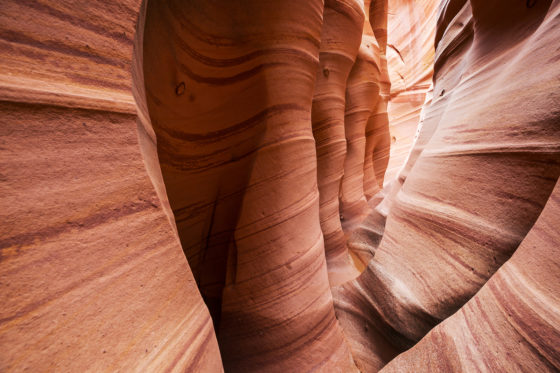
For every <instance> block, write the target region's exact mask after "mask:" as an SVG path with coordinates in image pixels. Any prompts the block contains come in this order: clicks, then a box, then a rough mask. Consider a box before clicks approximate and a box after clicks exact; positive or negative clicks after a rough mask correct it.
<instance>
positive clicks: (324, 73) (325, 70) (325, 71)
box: [323, 69, 330, 78]
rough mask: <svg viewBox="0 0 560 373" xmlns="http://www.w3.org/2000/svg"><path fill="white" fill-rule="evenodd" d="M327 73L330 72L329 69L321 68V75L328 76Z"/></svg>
mask: <svg viewBox="0 0 560 373" xmlns="http://www.w3.org/2000/svg"><path fill="white" fill-rule="evenodd" d="M329 74H330V71H329V69H323V75H324V76H325V77H326V78H328V77H329Z"/></svg>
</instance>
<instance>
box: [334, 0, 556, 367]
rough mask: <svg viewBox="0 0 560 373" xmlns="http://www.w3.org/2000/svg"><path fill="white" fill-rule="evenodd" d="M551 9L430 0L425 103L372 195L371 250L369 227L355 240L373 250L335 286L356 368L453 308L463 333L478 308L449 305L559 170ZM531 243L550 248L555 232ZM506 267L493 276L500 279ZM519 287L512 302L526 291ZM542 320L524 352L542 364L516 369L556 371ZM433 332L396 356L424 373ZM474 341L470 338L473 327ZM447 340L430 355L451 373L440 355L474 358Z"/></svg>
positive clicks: (510, 247) (479, 276) (484, 275)
mask: <svg viewBox="0 0 560 373" xmlns="http://www.w3.org/2000/svg"><path fill="white" fill-rule="evenodd" d="M559 12H560V3H559V2H558V1H554V2H552V1H548V2H546V1H543V2H536V3H535V4H533V3H531V4H526V3H525V2H521V1H520V2H516V3H515V4H512V3H510V2H508V1H494V2H493V4H492V6H489V5H487V4H485V3H484V2H482V1H480V2H479V1H470V2H465V1H446V2H443V3H442V4H441V11H440V15H439V21H438V30H437V33H436V35H437V38H436V58H435V65H434V99H433V101H432V103H431V105H430V106H429V107H428V108H427V109H426V113H425V120H424V122H423V127H422V130H421V132H420V134H419V138H418V140H417V142H416V145H415V147H414V148H413V151H412V153H411V155H410V157H409V159H408V162H407V164H406V166H405V168H404V169H403V171H402V172H401V174H400V177H399V180H398V182H397V183H396V185H393V187H392V189H391V190H389V191H388V193H387V196H388V197H386V199H388V202H387V201H384V202H385V208H386V210H385V211H388V216H387V219H386V223H385V226H384V233H383V236H382V238H381V240H380V242H379V236H377V237H376V236H375V235H374V234H373V233H375V232H374V231H375V229H373V228H372V229H371V230H370V232H369V236H368V235H364V236H366V238H369V239H370V240H371V242H372V243H373V244H376V245H377V246H376V247H374V248H373V250H374V254H375V256H374V257H373V259H372V260H371V261H370V262H369V263H368V267H367V268H366V270H365V271H364V272H363V273H362V274H361V275H360V277H359V278H358V279H356V280H355V281H352V282H349V283H346V284H344V285H342V286H340V287H338V288H335V289H333V294H334V297H335V306H336V308H337V315H338V317H339V321H340V322H341V325H342V326H343V328H344V329H345V334H346V336H347V338H348V339H349V341H350V343H351V345H352V349H353V353H354V358H355V361H356V363H357V366H358V367H359V368H360V369H361V370H365V371H374V370H377V369H379V368H381V367H382V366H383V365H384V364H386V363H387V362H388V361H390V360H391V359H392V358H393V357H395V356H396V355H397V354H399V353H400V352H402V351H404V350H406V349H408V348H410V347H412V346H413V345H414V344H415V343H416V342H418V341H419V340H420V339H421V338H422V337H424V335H426V333H427V332H428V331H429V330H430V329H431V328H433V327H434V326H435V325H437V324H438V323H440V322H441V321H442V320H444V319H446V318H448V317H449V316H451V315H452V314H454V313H455V312H457V311H458V310H460V309H461V311H460V313H461V315H462V317H464V319H465V318H466V319H467V321H468V323H469V325H479V324H481V323H482V320H481V319H479V318H478V317H482V316H481V312H482V311H480V310H478V311H472V310H473V308H472V307H473V303H472V302H471V303H470V306H468V307H465V308H461V307H462V306H463V305H464V304H465V303H466V302H467V301H468V300H469V299H471V298H472V297H473V296H474V295H475V294H476V293H477V292H479V290H480V289H481V288H482V287H483V286H484V285H485V284H486V282H487V281H488V280H489V279H490V278H492V279H494V277H493V275H494V274H495V272H496V271H497V270H498V268H500V266H502V264H504V263H506V262H507V261H508V259H509V258H510V257H511V255H512V254H513V253H514V252H515V250H516V249H517V248H518V246H519V244H520V243H521V241H522V240H523V238H524V237H525V235H526V234H527V233H528V232H529V230H530V229H531V227H532V226H533V224H534V223H535V221H536V219H537V218H538V216H539V214H540V213H541V211H542V209H543V207H544V205H545V204H546V202H547V200H548V198H549V196H550V193H551V192H552V189H553V187H554V185H555V183H556V180H557V179H558V176H559V174H560V126H559V123H560V120H559V117H558V113H559V111H558V108H559V106H558V105H559V104H558V103H559V102H560V100H559V98H560V96H559V94H560V93H559V91H558V89H557V87H558V83H559V80H560V69H559V65H558V59H557V57H556V49H557V47H556V46H558V45H559V43H560V42H559V38H558V32H557V27H558V20H559V19H560V18H559ZM442 30H444V31H442ZM529 70H531V71H533V72H534V73H530V74H529V73H527V71H529ZM382 204H383V202H382ZM554 216H555V215H554ZM370 217H371V216H370ZM368 219H369V218H368ZM372 220H373V219H372ZM379 220H381V224H383V223H384V222H383V221H382V220H383V219H378V221H379ZM541 231H543V229H541ZM540 239H541V240H549V242H548V243H547V247H549V246H554V242H555V241H554V240H555V239H554V238H550V239H549V238H547V237H541V238H540ZM376 240H377V242H375V241H376ZM550 240H551V241H550ZM543 250H545V248H543ZM508 263H509V262H508ZM551 268H552V267H551ZM508 271H510V272H509V274H508V272H507V271H506V273H505V274H504V276H510V277H511V276H512V275H511V273H512V272H511V270H508ZM543 276H545V275H543ZM549 276H551V277H550V279H551V280H553V279H554V275H553V274H552V273H550V274H549ZM500 278H501V276H498V275H496V283H495V284H496V285H492V286H493V289H497V286H500V287H501V288H502V289H506V288H508V287H510V286H513V287H516V286H514V285H509V284H508V285H506V283H505V282H504V281H506V280H503V279H500ZM544 278H546V277H541V280H543V281H545V280H544ZM518 281H521V282H523V281H524V280H523V279H519V280H518ZM491 283H494V282H491ZM491 283H489V284H491ZM492 286H488V287H487V288H492ZM535 286H536V285H535ZM541 286H548V285H546V284H544V283H542V284H541ZM486 291H487V290H486ZM516 291H517V290H516ZM496 292H498V291H497V290H495V291H494V293H496ZM523 292H524V290H519V291H518V292H517V293H514V294H512V296H513V295H515V296H516V297H517V298H520V297H522V298H524V297H529V296H530V295H529V294H530V293H523ZM477 297H478V295H477ZM484 297H488V296H487V295H485V296H484ZM480 298H482V295H481V297H479V298H478V299H480ZM553 299H554V298H553ZM479 302H480V300H479ZM498 302H499V301H498ZM512 302H515V300H514V299H512ZM524 302H529V299H524ZM535 302H537V303H538V302H539V301H535ZM543 302H548V300H546V299H543ZM547 304H550V305H551V306H552V308H553V309H555V308H557V307H558V305H557V304H556V303H554V302H552V303H547ZM489 307H493V306H491V305H490V304H489ZM512 307H513V306H512ZM541 307H542V306H541ZM488 312H494V311H491V310H489V311H488ZM508 312H509V311H508ZM515 312H517V313H518V316H517V318H518V319H521V320H522V319H524V317H525V316H526V317H527V318H528V319H527V322H528V323H529V324H526V325H525V326H524V328H525V330H532V327H533V326H534V328H536V329H535V330H540V329H539V328H540V326H539V325H537V324H535V323H533V322H532V321H530V318H531V317H532V316H530V314H529V313H528V314H527V315H525V314H523V313H522V311H521V310H520V309H517V310H516V311H515ZM456 315H457V314H456ZM508 315H509V314H508ZM495 317H497V318H499V317H503V316H495ZM510 317H513V316H511V315H510ZM543 317H545V320H546V321H545V323H546V324H547V325H548V326H547V328H548V329H547V328H545V329H543V330H545V331H546V334H545V335H544V336H543V337H542V340H539V341H538V344H537V345H535V343H537V342H535V343H533V342H531V338H532V337H527V338H528V341H527V342H526V344H530V345H532V346H534V348H535V349H537V350H538V351H545V350H546V349H548V350H546V351H548V352H546V351H545V352H543V355H542V356H545V357H544V358H539V359H540V361H541V362H540V363H539V362H538V361H534V362H530V363H527V364H535V366H539V367H542V368H543V369H545V368H547V369H549V370H554V369H557V365H556V368H552V367H553V366H555V365H554V364H556V361H557V360H556V359H558V351H557V350H554V349H552V350H551V348H550V347H546V346H552V345H555V343H556V342H555V341H556V339H555V338H556V337H555V335H556V334H555V333H557V330H558V329H557V320H556V319H554V318H546V316H543ZM454 318H455V319H454V320H457V319H458V317H457V316H454ZM467 321H464V322H467ZM457 322H458V321H457ZM519 322H521V321H519ZM454 323H456V322H452V321H451V320H449V322H448V323H447V325H451V324H453V325H455V324H454ZM489 324H491V322H489ZM531 325H532V326H531ZM457 327H458V326H457ZM449 328H452V326H450V327H449ZM437 330H439V332H437V333H436V332H435V331H434V333H432V334H431V336H430V337H429V338H428V337H427V338H426V339H424V340H423V341H422V344H421V345H422V346H424V347H422V349H421V348H420V347H419V348H418V349H415V350H413V351H418V354H417V355H414V354H413V353H412V352H410V353H408V355H407V356H408V358H407V359H412V358H413V357H416V358H417V359H418V360H417V361H415V363H414V365H413V366H414V367H419V368H421V369H414V368H412V370H424V371H430V369H431V368H430V366H428V365H427V364H429V363H430V364H433V363H431V361H433V360H426V359H424V357H425V356H427V355H425V354H424V352H425V351H428V350H430V349H431V351H434V350H435V349H436V346H432V345H430V344H431V343H432V342H433V341H435V340H436V339H437V338H440V337H441V336H442V334H441V333H450V332H444V331H443V330H447V329H445V328H443V327H442V328H440V329H437ZM464 330H465V329H463V332H464ZM456 332H457V331H454V332H453V333H456ZM438 333H439V334H438ZM473 333H474V334H473V338H476V336H477V333H483V332H482V331H480V330H479V331H473ZM496 333H507V331H504V330H502V331H499V332H498V331H497V332H496ZM532 333H535V331H533V332H532ZM479 335H480V334H479ZM504 335H505V334H504ZM509 335H510V336H511V334H509ZM456 336H457V338H459V337H458V335H457V334H456ZM480 338H483V337H482V335H480ZM484 338H489V337H488V336H486V337H484ZM447 341H449V339H447ZM455 343H456V344H455V347H454V348H450V349H449V350H448V351H447V350H446V351H445V352H443V351H438V354H446V353H447V352H449V353H450V355H449V361H448V363H449V364H450V366H451V367H453V369H456V370H459V369H460V367H461V366H463V367H470V366H469V365H468V364H467V363H466V362H464V363H461V362H459V360H457V359H455V358H454V357H453V355H451V354H453V353H454V354H455V355H457V354H459V355H460V356H461V359H465V358H466V357H467V356H471V353H473V352H472V351H470V350H468V348H471V347H468V348H467V346H468V343H467V342H465V341H458V340H455ZM496 343H498V344H499V342H496ZM509 343H512V341H510V340H508V341H504V346H503V347H500V348H502V350H501V351H509V347H508V346H510V344H509ZM441 345H443V344H440V346H441ZM541 345H542V346H541ZM419 346H420V345H419ZM481 346H482V345H481ZM535 346H536V347H535ZM543 346H544V347H543ZM480 348H481V349H482V347H480ZM520 348H523V347H522V346H520ZM527 348H528V347H527ZM543 349H544V350H543ZM421 350H422V351H424V352H420V351H421ZM488 353H490V352H488ZM440 356H441V355H440ZM478 356H481V355H478ZM530 356H531V355H528V358H530ZM533 356H534V355H533ZM454 359H455V360H454ZM501 359H503V360H504V361H505V360H506V359H507V357H505V356H501ZM543 359H544V360H546V361H548V363H547V362H546V361H545V362H543ZM408 361H410V360H408ZM514 361H518V360H517V358H516V359H515V360H512V362H511V364H515V363H514ZM549 363H550V364H549ZM465 364H466V365H465ZM480 364H482V363H480ZM502 364H504V363H503V362H502ZM512 366H513V365H512ZM401 367H402V365H401ZM432 367H433V366H432ZM444 370H445V369H444ZM467 370H468V369H467ZM487 370H494V371H497V370H498V369H497V368H495V367H494V368H492V367H491V366H490V367H489V368H488V369H487Z"/></svg>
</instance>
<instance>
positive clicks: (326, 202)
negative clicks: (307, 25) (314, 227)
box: [311, 0, 364, 286]
mask: <svg viewBox="0 0 560 373" xmlns="http://www.w3.org/2000/svg"><path fill="white" fill-rule="evenodd" d="M363 23H364V9H363V3H361V2H359V1H356V0H351V1H348V0H346V1H340V0H336V1H334V0H331V1H326V2H325V9H324V12H323V27H322V30H321V47H320V50H319V68H318V70H317V77H316V79H315V90H314V94H313V104H312V115H311V118H312V122H313V136H314V138H315V146H316V149H317V186H318V189H319V201H320V205H319V216H320V222H321V230H322V232H323V237H324V241H325V256H326V260H327V268H328V274H329V281H330V284H331V285H332V286H334V285H339V284H341V283H343V282H346V281H348V280H351V279H353V278H355V277H357V275H358V274H359V272H358V271H357V270H356V269H355V268H354V266H353V264H352V262H351V259H350V257H349V253H348V249H347V247H346V238H345V236H344V232H343V231H342V225H341V222H340V213H339V200H338V197H339V194H340V183H341V179H342V175H343V174H344V160H345V158H346V137H345V128H344V108H345V104H346V97H345V94H346V85H347V80H348V76H349V75H350V71H351V70H352V66H354V63H355V61H356V57H357V55H358V49H359V48H360V42H361V39H362V29H363Z"/></svg>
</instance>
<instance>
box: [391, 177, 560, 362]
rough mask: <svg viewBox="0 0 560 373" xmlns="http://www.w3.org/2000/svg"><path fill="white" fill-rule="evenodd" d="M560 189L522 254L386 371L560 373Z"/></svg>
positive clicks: (550, 200) (523, 247) (507, 264)
mask: <svg viewBox="0 0 560 373" xmlns="http://www.w3.org/2000/svg"><path fill="white" fill-rule="evenodd" d="M559 221H560V184H559V183H557V184H556V187H555V189H554V191H553V192H552V195H551V196H550V198H549V200H548V202H547V204H546V206H545V208H544V210H543V212H542V214H541V215H540V217H539V219H538V220H537V222H536V223H535V225H534V226H533V228H532V229H531V230H530V231H529V234H527V237H525V239H524V240H523V242H522V243H521V245H520V246H519V248H518V249H517V250H516V251H515V254H514V255H513V256H512V257H511V259H510V260H508V261H507V262H506V263H505V264H504V265H503V266H502V267H501V268H500V269H499V270H498V271H497V272H496V274H495V275H494V276H492V278H490V280H489V281H488V282H487V283H486V284H485V285H484V287H483V288H482V289H481V290H480V291H479V292H478V293H477V294H476V295H475V296H474V297H473V298H472V299H471V300H469V302H468V303H467V304H465V305H464V306H463V307H462V308H461V309H460V310H459V311H458V312H457V313H455V314H454V315H453V316H451V317H450V318H448V319H447V320H445V321H444V322H443V323H441V324H440V325H438V326H437V327H436V328H434V329H433V330H432V331H431V332H430V333H428V335H426V336H425V337H424V338H423V339H422V340H421V341H420V342H419V343H418V344H417V345H416V346H415V347H413V348H412V349H411V350H410V351H407V352H405V353H404V354H402V355H400V356H399V357H397V358H396V359H395V360H393V361H392V362H391V363H390V364H389V365H387V366H386V367H385V368H384V369H383V370H382V371H383V372H402V371H414V372H434V371H440V372H470V371H491V372H515V371H533V372H555V371H558V370H560V351H559V350H558V346H559V345H560V332H559V331H560V314H559V313H558V312H557V305H558V304H559V303H560V297H559V295H560V260H559V258H558V247H560V232H559V231H558V222H559Z"/></svg>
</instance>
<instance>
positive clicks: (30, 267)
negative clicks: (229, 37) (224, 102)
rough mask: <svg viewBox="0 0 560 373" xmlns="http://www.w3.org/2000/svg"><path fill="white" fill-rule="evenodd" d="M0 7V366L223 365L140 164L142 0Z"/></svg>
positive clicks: (155, 180)
mask: <svg viewBox="0 0 560 373" xmlns="http://www.w3.org/2000/svg"><path fill="white" fill-rule="evenodd" d="M0 9H1V11H0V117H1V118H2V125H0V134H1V135H0V137H1V139H2V146H1V150H0V153H1V154H0V173H1V174H2V176H1V180H0V205H1V206H2V208H1V209H0V221H1V222H2V224H0V232H1V233H0V237H1V239H0V304H1V306H0V351H1V352H0V371H2V372H19V371H57V372H85V371H92V372H113V371H117V370H120V371H144V372H148V371H149V372H154V371H164V370H167V371H206V372H219V371H222V362H221V358H220V352H219V350H218V343H217V340H216V336H215V333H214V327H213V325H212V320H211V318H210V314H209V313H208V309H207V308H206V306H205V304H204V302H203V300H202V298H201V296H200V293H199V291H198V288H197V284H196V282H195V280H194V278H193V275H192V273H191V271H190V269H189V267H188V264H187V261H186V259H185V256H184V254H183V251H182V249H181V245H180V243H179V239H178V238H177V234H176V230H175V228H174V227H175V223H174V221H173V220H172V218H173V217H172V215H171V214H170V210H169V208H168V206H166V199H165V198H164V196H165V193H163V197H162V195H161V194H160V195H159V196H158V192H161V188H162V186H163V184H162V183H161V177H160V176H159V173H158V172H153V171H154V169H153V168H152V169H151V171H150V167H146V166H148V165H149V164H156V165H158V162H157V158H150V157H155V153H153V152H152V153H150V149H151V148H153V144H152V143H150V142H149V141H146V139H147V138H149V136H143V135H142V133H141V132H142V128H143V127H144V125H143V123H145V120H146V118H145V117H144V116H142V115H137V107H136V105H135V101H134V98H133V94H132V91H133V90H134V91H135V92H134V94H135V95H136V96H141V95H142V92H141V91H142V87H141V84H139V82H141V80H142V77H141V76H140V75H138V74H135V76H134V77H133V75H132V74H131V68H132V67H133V65H135V64H137V63H141V61H139V60H138V56H136V59H133V40H134V37H135V33H136V28H135V25H136V22H137V19H138V14H139V9H140V2H139V1H119V2H107V1H104V0H103V1H89V2H58V1H34V0H29V1H19V0H17V1H10V0H6V1H2V4H1V5H0ZM140 23H141V22H140ZM139 26H140V29H141V25H139ZM137 37H138V35H137ZM136 72H138V71H136ZM140 111H141V108H140V107H139V110H138V112H140ZM156 170H159V165H158V167H157V168H156ZM163 192H164V191H163Z"/></svg>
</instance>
